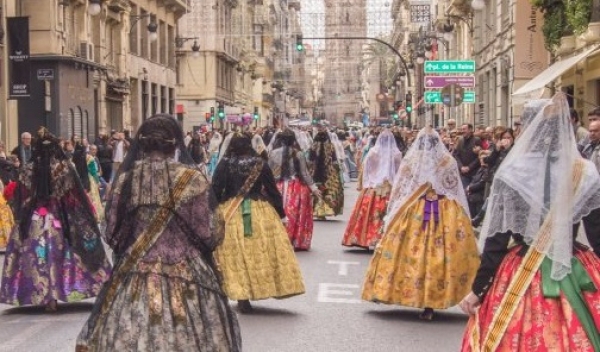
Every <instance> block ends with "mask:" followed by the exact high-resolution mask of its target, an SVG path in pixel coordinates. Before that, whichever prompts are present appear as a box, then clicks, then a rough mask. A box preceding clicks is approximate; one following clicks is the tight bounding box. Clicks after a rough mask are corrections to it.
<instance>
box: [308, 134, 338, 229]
mask: <svg viewBox="0 0 600 352" xmlns="http://www.w3.org/2000/svg"><path fill="white" fill-rule="evenodd" d="M339 160H340V159H338V157H337V153H336V148H335V146H334V144H333V143H332V141H331V137H330V135H329V132H328V131H327V128H326V127H325V126H322V125H321V126H319V132H318V133H317V134H316V135H315V138H314V142H313V146H312V149H311V151H310V153H309V161H310V162H311V163H312V164H313V173H312V175H311V176H312V178H313V180H314V181H315V183H316V184H317V187H319V190H320V191H321V195H322V196H321V197H320V198H317V199H315V200H314V202H313V215H314V216H315V217H317V218H318V219H319V220H325V219H326V217H327V216H336V215H340V214H342V211H343V209H344V184H343V182H342V177H341V169H340V163H339Z"/></svg>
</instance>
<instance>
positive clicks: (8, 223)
mask: <svg viewBox="0 0 600 352" xmlns="http://www.w3.org/2000/svg"><path fill="white" fill-rule="evenodd" d="M0 184H1V182H0ZM0 188H2V189H3V188H4V187H0ZM14 225H15V221H14V218H13V213H12V210H11V209H10V206H9V205H8V203H7V202H6V200H5V199H4V196H3V195H2V193H1V192H0V251H4V250H6V244H7V243H8V238H9V237H10V232H11V231H12V228H13V226H14Z"/></svg>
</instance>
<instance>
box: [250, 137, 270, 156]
mask: <svg viewBox="0 0 600 352" xmlns="http://www.w3.org/2000/svg"><path fill="white" fill-rule="evenodd" d="M252 148H254V151H255V152H256V153H257V154H261V153H262V152H264V151H265V150H267V146H266V145H265V142H264V141H263V139H262V137H261V136H260V135H259V134H258V133H256V134H254V136H252Z"/></svg>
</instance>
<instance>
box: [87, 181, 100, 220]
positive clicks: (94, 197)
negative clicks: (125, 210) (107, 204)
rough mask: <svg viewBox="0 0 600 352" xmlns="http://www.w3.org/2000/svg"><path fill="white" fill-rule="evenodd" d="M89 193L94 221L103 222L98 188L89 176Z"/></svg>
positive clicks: (96, 183)
mask: <svg viewBox="0 0 600 352" xmlns="http://www.w3.org/2000/svg"><path fill="white" fill-rule="evenodd" d="M89 178H90V191H89V192H88V195H89V196H90V201H91V202H92V205H93V206H94V211H95V212H96V220H98V222H102V221H104V207H103V206H102V200H101V199H100V188H99V185H98V182H96V180H95V179H94V178H93V177H92V176H91V175H90V176H89Z"/></svg>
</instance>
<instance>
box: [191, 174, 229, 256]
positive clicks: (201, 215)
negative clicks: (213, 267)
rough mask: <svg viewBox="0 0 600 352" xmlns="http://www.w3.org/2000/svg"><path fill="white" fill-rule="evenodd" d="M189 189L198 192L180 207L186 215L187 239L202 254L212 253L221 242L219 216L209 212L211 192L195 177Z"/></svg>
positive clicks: (214, 212)
mask: <svg viewBox="0 0 600 352" xmlns="http://www.w3.org/2000/svg"><path fill="white" fill-rule="evenodd" d="M190 187H194V188H196V189H198V190H200V192H199V193H198V194H197V195H196V196H194V197H192V198H191V199H190V200H189V201H187V202H186V203H185V204H183V205H182V207H183V209H185V212H184V214H187V219H185V220H186V221H185V222H186V224H187V227H188V231H186V233H187V234H188V239H189V240H190V242H192V244H193V245H194V246H195V247H196V248H198V249H199V250H200V251H202V252H203V253H207V252H212V251H214V249H215V248H216V247H217V246H218V245H219V244H220V243H221V242H222V241H223V236H224V231H223V230H224V227H223V226H222V225H223V224H222V223H221V221H222V217H221V216H220V215H221V214H220V212H219V211H218V210H216V209H215V210H213V211H211V203H214V201H212V200H211V197H213V195H212V191H211V189H210V185H209V184H208V182H207V181H205V180H204V178H203V177H202V176H200V175H199V174H198V175H196V176H195V177H194V180H193V181H192V182H191V184H190Z"/></svg>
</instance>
